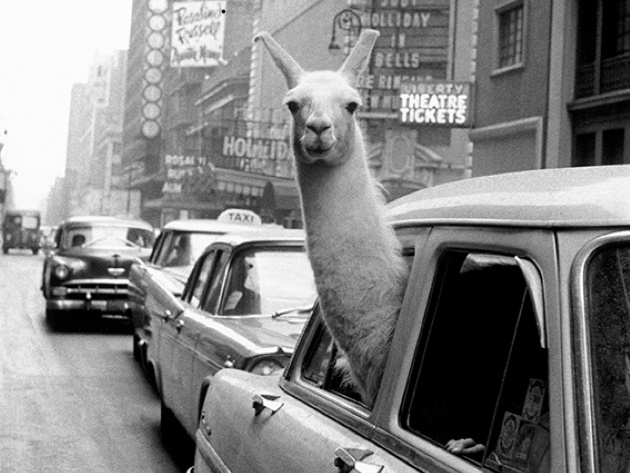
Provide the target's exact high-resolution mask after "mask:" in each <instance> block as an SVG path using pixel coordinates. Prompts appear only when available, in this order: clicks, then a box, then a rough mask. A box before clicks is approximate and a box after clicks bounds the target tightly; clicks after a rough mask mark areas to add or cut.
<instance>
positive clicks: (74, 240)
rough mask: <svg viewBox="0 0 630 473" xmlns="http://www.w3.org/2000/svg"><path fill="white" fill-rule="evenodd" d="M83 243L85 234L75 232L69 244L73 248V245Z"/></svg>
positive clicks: (76, 245)
mask: <svg viewBox="0 0 630 473" xmlns="http://www.w3.org/2000/svg"><path fill="white" fill-rule="evenodd" d="M83 243H85V236H84V235H81V234H77V235H74V236H73V237H72V243H71V244H70V246H72V247H73V248H74V247H78V246H82V245H83Z"/></svg>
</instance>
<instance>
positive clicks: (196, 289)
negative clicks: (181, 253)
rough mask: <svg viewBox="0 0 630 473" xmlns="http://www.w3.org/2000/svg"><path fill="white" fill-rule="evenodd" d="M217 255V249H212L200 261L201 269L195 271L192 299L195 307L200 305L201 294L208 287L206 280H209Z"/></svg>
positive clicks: (191, 301)
mask: <svg viewBox="0 0 630 473" xmlns="http://www.w3.org/2000/svg"><path fill="white" fill-rule="evenodd" d="M215 255H216V251H211V252H210V253H208V254H207V255H206V256H205V258H204V259H203V261H201V262H200V263H199V269H198V270H197V271H196V273H195V279H194V286H193V291H192V297H191V299H190V303H191V305H192V306H193V307H199V303H200V301H201V295H202V294H203V290H204V288H205V287H206V281H208V278H209V277H210V272H211V271H212V263H214V257H215Z"/></svg>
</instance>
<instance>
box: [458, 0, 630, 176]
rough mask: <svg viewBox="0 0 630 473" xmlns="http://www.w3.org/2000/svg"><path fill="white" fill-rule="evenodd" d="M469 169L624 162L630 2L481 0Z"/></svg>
mask: <svg viewBox="0 0 630 473" xmlns="http://www.w3.org/2000/svg"><path fill="white" fill-rule="evenodd" d="M478 38H479V44H484V45H486V47H483V48H479V49H478V55H477V70H476V81H475V82H476V89H475V96H476V103H477V107H476V110H475V121H474V127H473V129H472V130H471V132H470V138H471V141H472V142H473V167H472V169H473V175H487V174H495V173H499V172H508V171H518V170H523V169H536V168H546V167H570V166H584V165H608V164H621V163H630V146H629V140H628V137H629V136H630V134H629V133H630V59H628V58H629V57H630V3H629V2H628V1H627V0H605V1H604V0H564V1H554V2H547V1H542V0H540V1H536V0H510V1H505V0H494V1H491V2H479V21H478Z"/></svg>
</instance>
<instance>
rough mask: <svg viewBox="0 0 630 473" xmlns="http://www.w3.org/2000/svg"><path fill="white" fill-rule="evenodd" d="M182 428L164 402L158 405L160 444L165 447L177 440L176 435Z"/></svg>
mask: <svg viewBox="0 0 630 473" xmlns="http://www.w3.org/2000/svg"><path fill="white" fill-rule="evenodd" d="M181 428H182V427H180V425H179V422H178V421H177V419H176V418H175V414H173V411H171V410H170V409H169V408H168V407H167V406H166V404H164V400H162V402H161V403H160V432H161V434H162V442H164V443H165V444H166V445H170V444H172V443H173V442H174V441H175V439H176V438H177V433H178V432H179V430H180V429H181Z"/></svg>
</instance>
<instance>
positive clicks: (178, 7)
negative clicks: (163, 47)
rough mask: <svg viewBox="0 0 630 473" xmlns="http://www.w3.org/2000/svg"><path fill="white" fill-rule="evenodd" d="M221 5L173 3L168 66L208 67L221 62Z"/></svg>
mask: <svg viewBox="0 0 630 473" xmlns="http://www.w3.org/2000/svg"><path fill="white" fill-rule="evenodd" d="M224 4H225V2H222V1H216V0H203V1H192V2H173V25H172V31H171V66H173V67H212V66H217V65H219V64H222V63H223V35H224V31H225V5H224Z"/></svg>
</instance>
